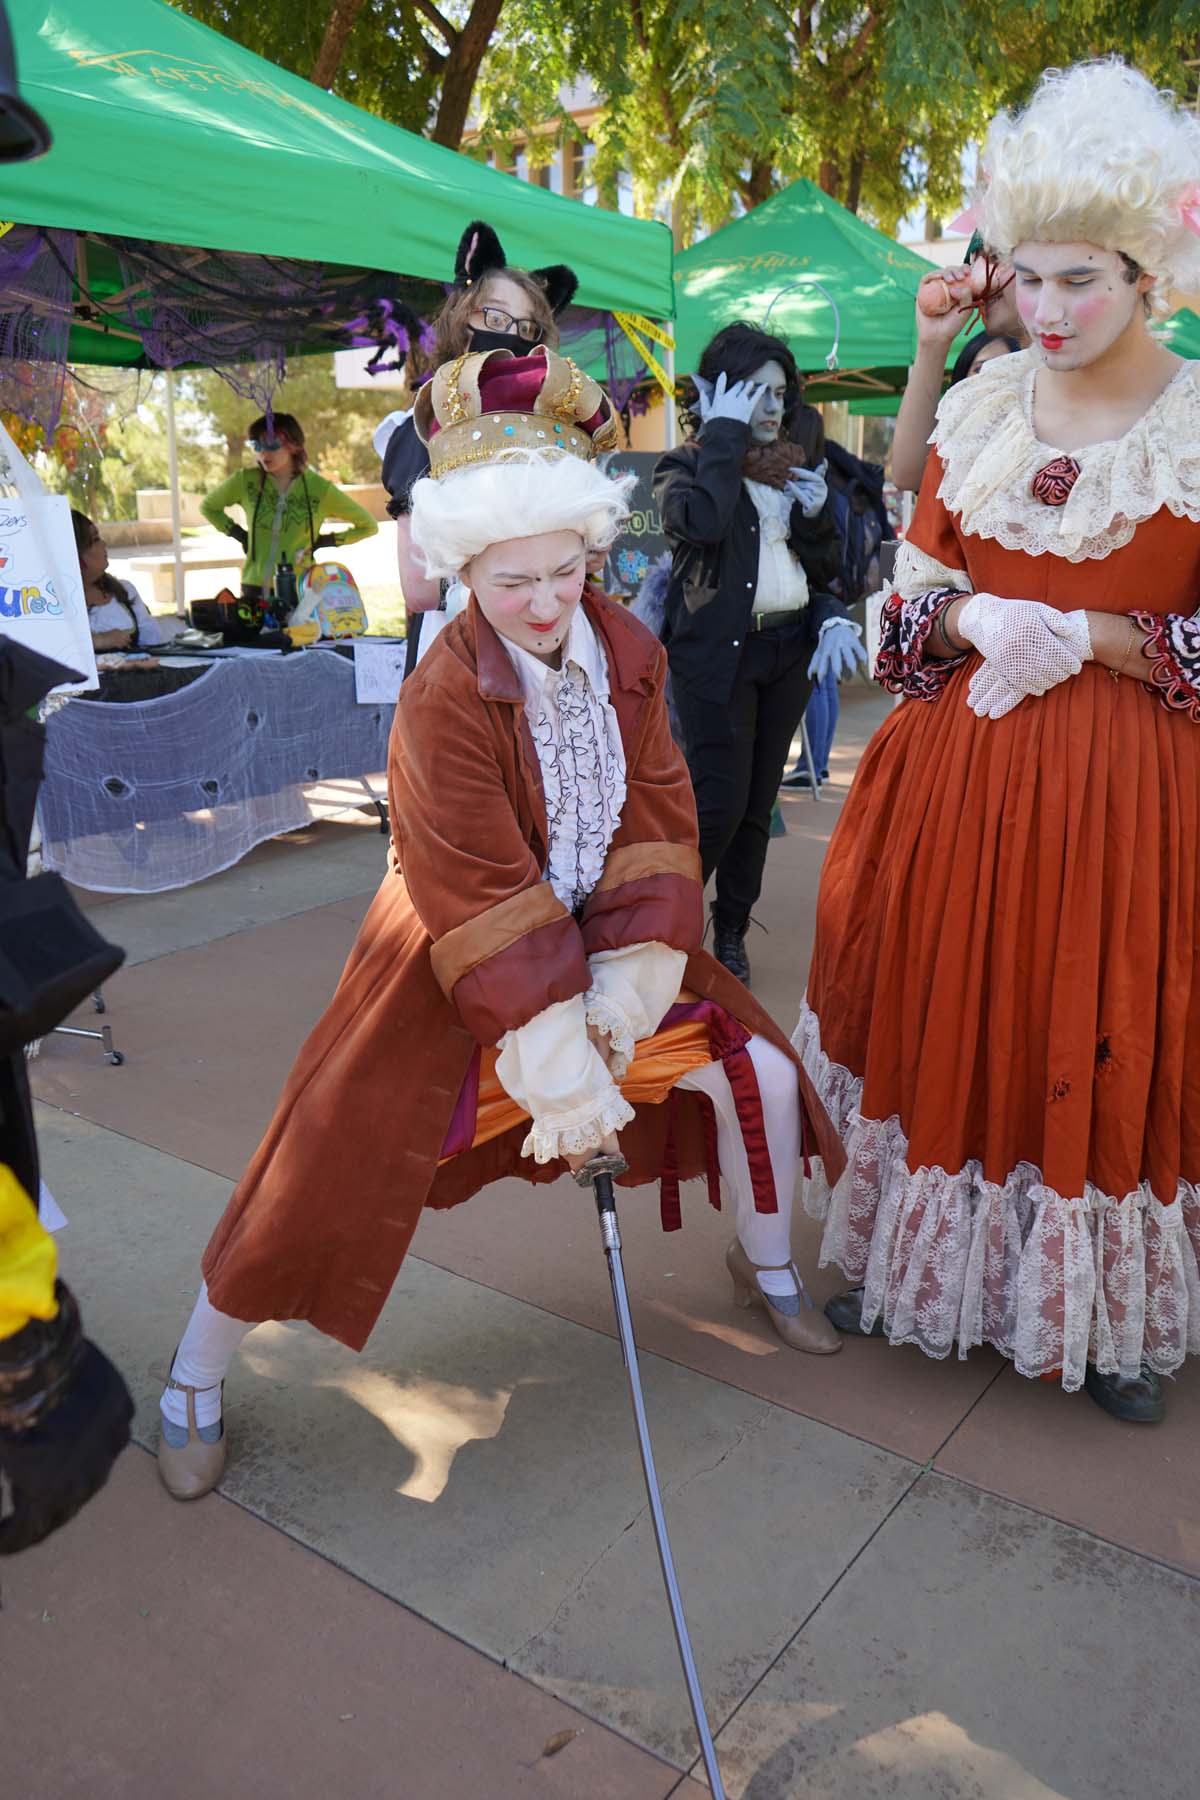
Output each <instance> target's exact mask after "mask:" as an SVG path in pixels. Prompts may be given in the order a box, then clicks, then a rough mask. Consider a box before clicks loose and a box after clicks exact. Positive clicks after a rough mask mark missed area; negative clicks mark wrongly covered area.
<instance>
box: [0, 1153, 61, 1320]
mask: <svg viewBox="0 0 1200 1800" xmlns="http://www.w3.org/2000/svg"><path fill="white" fill-rule="evenodd" d="M57 1271H58V1254H57V1252H56V1250H55V1248H54V1239H53V1238H52V1237H51V1236H50V1233H49V1232H48V1231H47V1230H46V1229H45V1227H44V1226H43V1225H42V1223H41V1221H40V1220H39V1218H38V1215H37V1208H36V1206H35V1205H34V1204H33V1201H32V1200H31V1199H30V1198H29V1195H28V1194H27V1193H26V1192H25V1189H24V1188H23V1187H22V1186H21V1184H20V1182H19V1181H18V1180H17V1178H16V1176H15V1175H14V1174H13V1172H12V1170H11V1169H10V1168H8V1167H7V1166H6V1165H5V1164H3V1163H0V1338H7V1337H12V1336H13V1334H14V1333H15V1332H18V1331H20V1330H21V1329H22V1327H23V1326H25V1325H28V1323H29V1321H30V1319H52V1318H53V1317H54V1315H55V1313H56V1312H57V1311H58V1301H57V1300H56V1299H55V1297H54V1278H55V1275H56V1274H57Z"/></svg>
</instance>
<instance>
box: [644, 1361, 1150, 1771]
mask: <svg viewBox="0 0 1200 1800" xmlns="http://www.w3.org/2000/svg"><path fill="white" fill-rule="evenodd" d="M1003 1373H1004V1367H1003V1366H1002V1367H1001V1368H999V1369H997V1371H996V1373H995V1374H994V1375H993V1376H992V1379H991V1381H989V1382H988V1383H987V1385H986V1386H985V1387H984V1388H982V1389H981V1391H980V1392H979V1393H978V1394H977V1395H976V1396H975V1399H974V1400H973V1401H972V1402H971V1404H970V1406H969V1407H968V1408H967V1410H966V1412H965V1413H964V1414H963V1416H962V1418H961V1419H959V1420H958V1422H957V1424H955V1426H954V1428H953V1430H951V1431H948V1432H947V1433H946V1435H945V1437H944V1438H943V1439H942V1442H941V1443H940V1444H939V1445H938V1447H937V1449H936V1450H935V1451H934V1452H933V1454H932V1455H931V1456H930V1457H928V1458H927V1460H926V1461H925V1462H924V1463H920V1464H918V1463H913V1465H912V1467H913V1470H914V1474H913V1478H912V1480H911V1481H910V1482H909V1483H908V1485H907V1487H906V1488H905V1489H904V1490H903V1492H902V1493H901V1494H899V1495H898V1496H897V1497H896V1499H895V1500H894V1501H893V1503H892V1505H891V1506H890V1507H889V1508H888V1510H887V1512H886V1513H885V1514H884V1516H883V1518H882V1519H880V1521H879V1523H878V1524H877V1525H876V1527H875V1529H874V1530H873V1531H872V1532H871V1533H870V1534H869V1535H868V1536H867V1537H866V1538H865V1539H864V1541H863V1542H862V1543H861V1544H860V1545H859V1547H858V1549H857V1550H856V1551H855V1552H854V1555H853V1556H852V1557H851V1558H850V1560H849V1562H848V1563H846V1564H845V1565H844V1566H843V1567H842V1568H841V1569H839V1570H838V1573H837V1574H836V1575H835V1576H834V1579H833V1580H832V1581H831V1582H830V1584H829V1586H828V1587H827V1588H826V1589H825V1591H824V1592H823V1593H822V1594H821V1595H820V1597H819V1598H818V1599H817V1601H816V1602H815V1604H814V1605H813V1606H812V1607H810V1609H809V1611H808V1613H807V1614H806V1615H805V1617H804V1618H803V1619H802V1620H801V1621H800V1623H799V1625H798V1626H797V1627H796V1629H795V1631H794V1632H793V1633H792V1635H791V1637H790V1638H789V1639H788V1641H787V1643H786V1644H784V1645H782V1646H781V1647H780V1649H779V1651H778V1653H777V1654H776V1655H775V1656H774V1657H772V1659H771V1661H770V1662H769V1663H768V1664H767V1665H766V1667H765V1668H763V1669H762V1670H761V1671H760V1672H759V1674H758V1675H757V1676H756V1678H755V1679H754V1681H752V1682H751V1684H750V1686H749V1687H748V1688H747V1689H746V1692H745V1693H744V1694H743V1695H742V1697H741V1699H740V1700H739V1701H738V1703H737V1705H736V1706H735V1707H734V1708H733V1709H732V1711H731V1712H730V1713H729V1715H728V1717H727V1718H725V1719H723V1720H722V1721H721V1723H720V1724H719V1725H718V1726H717V1728H716V1730H715V1731H714V1732H713V1739H714V1741H715V1742H716V1743H717V1745H718V1749H719V1747H720V1737H721V1733H722V1732H723V1731H725V1730H727V1728H728V1727H729V1726H730V1725H731V1724H732V1723H733V1721H734V1719H736V1718H737V1715H738V1714H739V1713H740V1712H741V1710H742V1708H743V1707H744V1706H745V1705H746V1703H747V1702H748V1701H749V1700H750V1699H751V1698H752V1697H753V1696H754V1694H755V1693H756V1692H757V1691H758V1689H759V1688H760V1687H761V1686H762V1684H763V1682H764V1681H765V1680H766V1679H767V1677H768V1675H770V1674H771V1672H772V1671H773V1670H774V1669H775V1668H776V1667H777V1665H778V1664H779V1662H780V1661H781V1659H782V1658H783V1657H784V1656H786V1655H787V1653H788V1651H789V1650H790V1649H791V1648H792V1646H793V1644H795V1643H796V1641H797V1640H798V1639H799V1638H800V1637H802V1636H803V1634H804V1633H805V1631H807V1629H808V1627H809V1625H811V1623H812V1621H813V1620H814V1619H815V1618H816V1616H817V1614H818V1613H819V1612H820V1610H821V1608H822V1607H823V1606H824V1605H825V1603H826V1601H827V1600H829V1599H830V1598H831V1597H832V1595H833V1594H834V1593H836V1591H837V1589H838V1588H839V1587H840V1586H841V1584H842V1582H843V1581H844V1580H845V1579H846V1577H847V1575H849V1573H850V1571H851V1570H852V1569H853V1568H854V1567H855V1565H856V1564H857V1563H858V1562H859V1561H860V1560H861V1558H862V1557H863V1556H864V1555H865V1554H866V1552H867V1551H868V1550H869V1549H870V1548H871V1545H872V1544H873V1543H874V1542H875V1540H876V1538H877V1537H878V1536H879V1534H880V1532H881V1531H882V1530H883V1529H884V1528H885V1526H886V1525H887V1524H888V1523H889V1521H890V1520H891V1519H893V1518H894V1517H895V1515H896V1514H897V1513H898V1512H899V1510H900V1508H901V1507H902V1506H903V1505H904V1504H905V1502H906V1501H907V1500H908V1498H909V1497H910V1495H911V1494H912V1493H913V1491H914V1490H915V1489H916V1487H917V1486H918V1485H919V1483H920V1482H922V1481H923V1480H924V1479H925V1477H926V1476H927V1475H932V1474H934V1473H937V1471H935V1469H934V1464H935V1462H936V1461H937V1458H938V1457H939V1456H940V1455H941V1453H942V1451H943V1450H944V1449H945V1448H946V1445H947V1444H948V1443H949V1442H950V1439H951V1438H952V1437H953V1436H954V1433H955V1432H956V1431H958V1430H959V1429H960V1428H961V1427H962V1426H963V1425H964V1424H965V1423H966V1421H967V1420H968V1419H969V1418H970V1416H971V1414H972V1413H973V1412H974V1410H975V1408H976V1407H977V1406H978V1405H979V1404H980V1402H981V1401H982V1400H983V1398H984V1396H985V1395H986V1394H988V1393H990V1391H991V1389H992V1388H993V1386H994V1385H995V1383H996V1382H997V1381H999V1379H1000V1377H1001V1375H1003ZM831 1429H832V1430H837V1427H836V1426H833V1427H831ZM843 1435H844V1436H846V1437H850V1436H851V1435H852V1434H851V1433H850V1432H845V1433H843ZM861 1441H863V1440H860V1442H861ZM875 1448H879V1446H875ZM889 1454H891V1455H894V1456H895V1455H896V1452H895V1451H892V1452H889ZM896 1460H897V1461H898V1462H908V1461H909V1460H910V1459H909V1458H908V1457H905V1456H896ZM938 1479H939V1480H940V1481H958V1480H959V1477H958V1476H956V1475H944V1474H939V1475H938ZM962 1485H963V1486H964V1487H969V1486H971V1485H972V1484H971V1483H969V1482H963V1483H962ZM975 1491H976V1492H977V1493H988V1492H990V1489H987V1488H976V1489H975ZM995 1498H997V1499H1000V1500H1006V1498H1007V1497H1006V1496H1005V1495H1002V1494H1000V1495H996V1496H995ZM1008 1504H1010V1505H1016V1504H1018V1502H1016V1501H1011V1502H1008ZM1022 1510H1023V1511H1025V1512H1033V1513H1034V1514H1035V1516H1037V1512H1036V1508H1034V1507H1024V1508H1023V1509H1022ZM1072 1529H1073V1530H1079V1529H1080V1527H1078V1526H1074V1527H1072ZM1085 1535H1090V1534H1085ZM1102 1541H1103V1540H1102ZM1130 1554H1131V1555H1136V1554H1137V1552H1132V1551H1131V1552H1130ZM1147 1560H1149V1559H1147ZM702 1773H703V1768H702V1765H701V1759H700V1758H699V1757H697V1758H696V1759H695V1761H694V1762H693V1763H691V1764H690V1765H689V1767H688V1768H687V1769H685V1770H684V1774H683V1778H682V1780H681V1781H680V1782H678V1783H677V1784H676V1786H675V1787H674V1788H673V1789H672V1790H671V1794H669V1795H668V1796H667V1800H672V1795H674V1794H677V1793H679V1792H680V1791H681V1790H682V1786H683V1781H686V1780H687V1779H688V1778H689V1777H691V1776H695V1775H700V1774H702Z"/></svg>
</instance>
